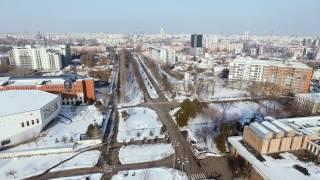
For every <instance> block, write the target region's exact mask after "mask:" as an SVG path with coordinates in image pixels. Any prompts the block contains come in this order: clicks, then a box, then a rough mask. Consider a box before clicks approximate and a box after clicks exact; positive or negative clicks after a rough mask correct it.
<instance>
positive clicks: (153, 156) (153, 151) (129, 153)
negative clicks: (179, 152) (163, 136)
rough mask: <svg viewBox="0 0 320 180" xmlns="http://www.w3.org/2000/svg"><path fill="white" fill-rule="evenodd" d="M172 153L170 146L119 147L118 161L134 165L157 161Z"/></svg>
mask: <svg viewBox="0 0 320 180" xmlns="http://www.w3.org/2000/svg"><path fill="white" fill-rule="evenodd" d="M173 153H174V149H173V147H172V145H171V144H144V145H129V146H123V147H121V149H120V151H119V159H120V162H121V164H134V163H142V162H150V161H158V160H161V159H164V158H166V157H169V156H170V155H172V154H173Z"/></svg>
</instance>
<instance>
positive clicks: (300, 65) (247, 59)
mask: <svg viewBox="0 0 320 180" xmlns="http://www.w3.org/2000/svg"><path fill="white" fill-rule="evenodd" d="M232 62H233V63H240V64H251V65H266V66H277V67H294V68H303V69H312V68H311V67H309V66H307V65H306V64H304V63H301V62H298V61H290V60H286V61H284V60H283V61H282V60H260V59H254V58H252V57H237V58H236V59H234V60H233V61H232Z"/></svg>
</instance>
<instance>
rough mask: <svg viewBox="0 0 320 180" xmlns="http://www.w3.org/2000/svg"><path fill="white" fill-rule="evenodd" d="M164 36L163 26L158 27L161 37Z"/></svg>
mask: <svg viewBox="0 0 320 180" xmlns="http://www.w3.org/2000/svg"><path fill="white" fill-rule="evenodd" d="M164 36H165V34H164V30H163V28H160V37H161V39H163V38H164Z"/></svg>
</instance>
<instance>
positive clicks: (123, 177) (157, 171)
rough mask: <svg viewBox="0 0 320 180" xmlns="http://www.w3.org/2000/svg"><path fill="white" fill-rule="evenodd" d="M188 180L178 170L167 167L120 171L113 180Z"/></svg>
mask: <svg viewBox="0 0 320 180" xmlns="http://www.w3.org/2000/svg"><path fill="white" fill-rule="evenodd" d="M146 179H148V180H171V179H174V180H187V179H188V176H187V175H186V174H185V173H184V172H182V171H178V170H174V169H169V168H165V167H159V168H150V169H138V170H129V171H120V172H118V174H116V175H114V176H113V177H112V179H111V180H146Z"/></svg>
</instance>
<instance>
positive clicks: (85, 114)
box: [7, 105, 103, 151]
mask: <svg viewBox="0 0 320 180" xmlns="http://www.w3.org/2000/svg"><path fill="white" fill-rule="evenodd" d="M59 114H60V115H62V116H60V115H59V116H58V117H57V118H56V119H54V120H53V122H52V123H51V124H49V125H48V127H47V128H46V129H45V130H44V131H43V132H42V133H41V136H40V137H39V138H37V139H36V140H35V141H32V142H30V143H25V144H22V145H19V146H17V147H14V148H11V149H9V150H7V151H16V150H19V151H21V150H32V149H38V148H56V147H67V146H72V145H74V143H75V141H78V140H80V135H81V134H85V133H86V131H87V128H88V126H89V125H90V124H94V123H97V124H98V125H99V126H100V125H101V124H102V121H103V115H102V114H101V112H99V111H98V110H97V109H96V107H94V106H93V105H91V106H77V107H76V108H73V107H72V106H62V108H61V111H60V113H59Z"/></svg>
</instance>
